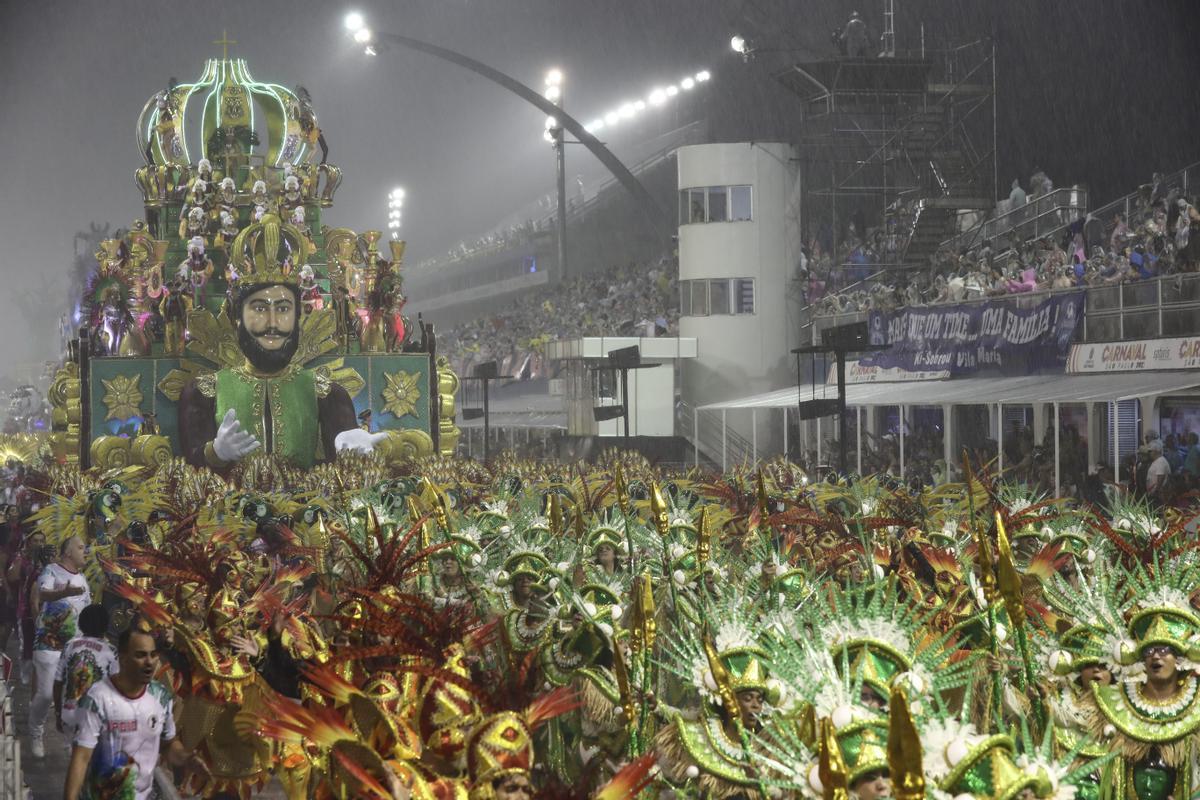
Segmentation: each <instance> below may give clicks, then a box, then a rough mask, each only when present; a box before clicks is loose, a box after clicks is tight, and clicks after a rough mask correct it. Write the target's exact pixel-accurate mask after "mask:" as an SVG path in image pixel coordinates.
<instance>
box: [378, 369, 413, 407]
mask: <svg viewBox="0 0 1200 800" xmlns="http://www.w3.org/2000/svg"><path fill="white" fill-rule="evenodd" d="M383 377H384V378H386V379H387V386H386V387H385V388H384V390H383V399H384V401H385V403H386V404H385V405H384V407H383V410H384V411H385V412H390V413H392V414H394V415H395V416H396V417H397V418H399V417H403V416H406V415H409V414H412V415H413V416H417V415H416V414H415V413H414V412H416V410H417V401H418V400H420V399H421V387H420V386H419V385H418V383H419V381H420V379H421V374H420V373H419V372H405V371H403V370H401V371H399V372H396V373H391V374H389V373H386V372H385V373H383Z"/></svg>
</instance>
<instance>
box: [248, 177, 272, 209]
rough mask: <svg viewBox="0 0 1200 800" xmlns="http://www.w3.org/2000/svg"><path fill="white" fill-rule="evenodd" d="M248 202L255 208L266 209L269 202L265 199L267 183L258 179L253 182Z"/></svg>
mask: <svg viewBox="0 0 1200 800" xmlns="http://www.w3.org/2000/svg"><path fill="white" fill-rule="evenodd" d="M250 202H252V203H254V205H255V206H263V207H264V208H265V207H266V205H267V203H268V202H269V198H268V197H267V182H266V181H264V180H263V179H261V178H259V179H258V180H256V181H255V182H254V186H253V188H251V189H250Z"/></svg>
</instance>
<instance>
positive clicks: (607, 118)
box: [604, 111, 621, 125]
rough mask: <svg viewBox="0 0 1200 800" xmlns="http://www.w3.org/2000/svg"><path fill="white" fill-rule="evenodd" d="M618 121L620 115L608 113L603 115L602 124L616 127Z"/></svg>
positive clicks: (612, 112) (613, 112)
mask: <svg viewBox="0 0 1200 800" xmlns="http://www.w3.org/2000/svg"><path fill="white" fill-rule="evenodd" d="M620 121H621V115H620V114H618V113H617V112H615V111H610V112H608V113H607V114H605V115H604V124H605V125H616V124H617V123H618V122H620Z"/></svg>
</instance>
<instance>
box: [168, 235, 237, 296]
mask: <svg viewBox="0 0 1200 800" xmlns="http://www.w3.org/2000/svg"><path fill="white" fill-rule="evenodd" d="M234 235H235V236H236V235H237V234H236V232H235V233H234ZM212 274H213V262H212V259H211V258H209V257H208V256H207V255H206V254H205V252H204V239H202V238H201V237H199V236H196V237H194V238H193V239H192V240H191V241H190V242H188V257H187V258H185V259H184V260H183V261H181V262H179V270H178V272H177V273H176V276H177V277H178V278H179V279H180V280H181V281H184V282H185V288H190V289H191V291H192V297H193V300H194V301H195V302H197V303H199V304H200V305H204V287H205V286H206V285H207V284H208V279H209V278H211V277H212Z"/></svg>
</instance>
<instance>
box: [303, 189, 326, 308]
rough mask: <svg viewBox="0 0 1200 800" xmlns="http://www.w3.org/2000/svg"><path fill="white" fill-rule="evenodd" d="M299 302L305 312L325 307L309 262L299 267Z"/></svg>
mask: <svg viewBox="0 0 1200 800" xmlns="http://www.w3.org/2000/svg"><path fill="white" fill-rule="evenodd" d="M297 210H303V209H297ZM300 303H301V305H303V306H304V313H305V314H311V313H312V312H314V311H320V310H321V309H322V308H324V307H325V300H324V298H322V297H321V287H320V286H319V285H317V275H316V272H314V271H313V268H312V265H311V264H305V265H304V266H303V267H301V268H300Z"/></svg>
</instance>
